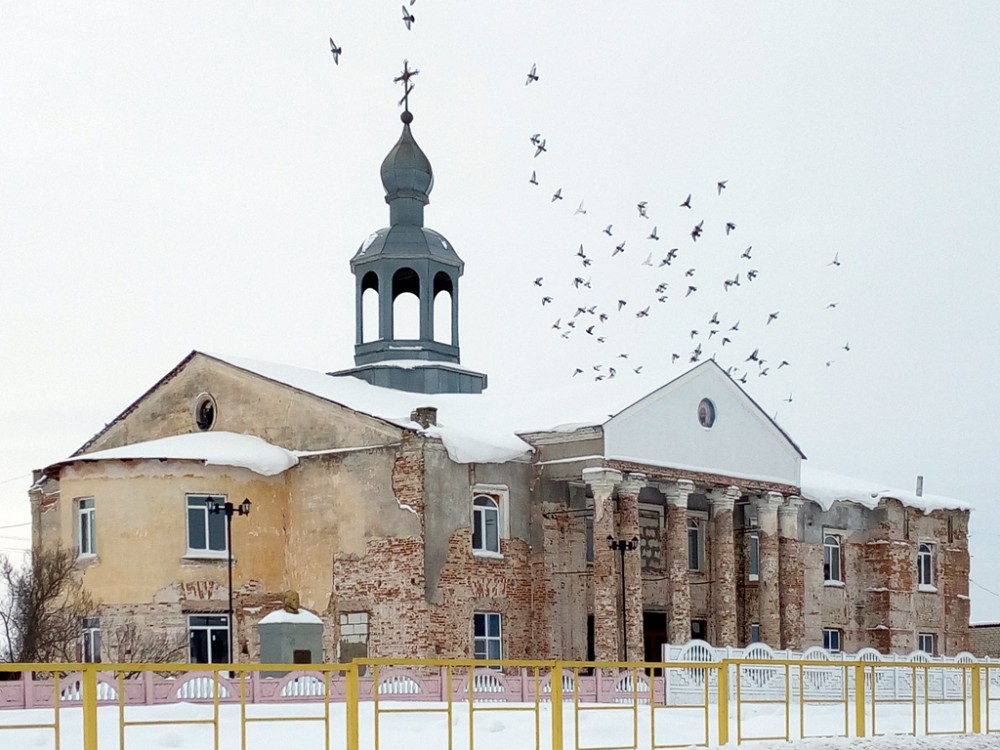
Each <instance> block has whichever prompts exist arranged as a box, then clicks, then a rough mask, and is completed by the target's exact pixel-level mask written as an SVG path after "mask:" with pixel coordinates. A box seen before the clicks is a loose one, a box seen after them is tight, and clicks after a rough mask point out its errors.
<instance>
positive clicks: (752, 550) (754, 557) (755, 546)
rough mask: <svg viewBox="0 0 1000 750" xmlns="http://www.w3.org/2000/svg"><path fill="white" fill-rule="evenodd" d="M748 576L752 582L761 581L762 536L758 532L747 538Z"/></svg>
mask: <svg viewBox="0 0 1000 750" xmlns="http://www.w3.org/2000/svg"><path fill="white" fill-rule="evenodd" d="M747 574H748V575H747V577H748V578H749V579H750V580H751V581H756V580H759V579H760V536H759V535H758V534H757V532H756V531H755V532H753V533H752V534H750V536H749V537H748V538H747Z"/></svg>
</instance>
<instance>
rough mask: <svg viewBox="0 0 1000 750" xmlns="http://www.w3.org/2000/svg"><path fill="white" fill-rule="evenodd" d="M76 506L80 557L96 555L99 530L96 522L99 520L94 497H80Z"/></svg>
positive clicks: (78, 552)
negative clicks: (95, 524)
mask: <svg viewBox="0 0 1000 750" xmlns="http://www.w3.org/2000/svg"><path fill="white" fill-rule="evenodd" d="M73 504H74V505H75V506H76V526H75V536H76V548H77V556H78V557H94V556H96V555H97V531H96V527H95V526H94V522H95V521H96V520H97V515H96V509H95V507H94V498H92V497H78V498H76V500H75V501H74V503H73Z"/></svg>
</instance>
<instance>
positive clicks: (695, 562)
mask: <svg viewBox="0 0 1000 750" xmlns="http://www.w3.org/2000/svg"><path fill="white" fill-rule="evenodd" d="M687 532H688V570H701V530H700V528H699V526H698V522H697V521H696V520H695V519H693V518H689V519H688V521H687Z"/></svg>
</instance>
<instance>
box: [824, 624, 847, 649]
mask: <svg viewBox="0 0 1000 750" xmlns="http://www.w3.org/2000/svg"><path fill="white" fill-rule="evenodd" d="M823 648H825V649H826V650H827V651H829V652H830V653H833V654H837V653H840V652H841V651H842V650H843V649H844V634H843V633H842V632H841V631H840V629H839V628H823Z"/></svg>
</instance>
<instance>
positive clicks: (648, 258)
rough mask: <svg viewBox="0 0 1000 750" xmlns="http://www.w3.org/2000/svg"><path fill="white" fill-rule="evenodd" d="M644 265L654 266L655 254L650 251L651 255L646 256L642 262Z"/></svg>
mask: <svg viewBox="0 0 1000 750" xmlns="http://www.w3.org/2000/svg"><path fill="white" fill-rule="evenodd" d="M642 265H644V266H652V265H653V254H652V253H650V254H649V255H647V256H646V260H644V261H643V262H642Z"/></svg>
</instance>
